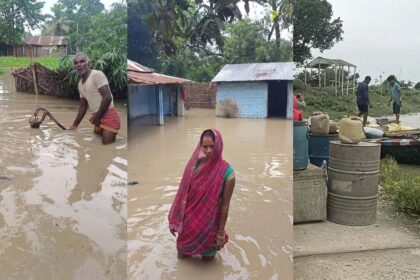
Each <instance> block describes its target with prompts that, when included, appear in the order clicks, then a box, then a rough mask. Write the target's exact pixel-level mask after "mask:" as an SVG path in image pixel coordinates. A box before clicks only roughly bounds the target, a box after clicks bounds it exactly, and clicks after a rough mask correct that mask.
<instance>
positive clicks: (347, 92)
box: [346, 66, 350, 96]
mask: <svg viewBox="0 0 420 280" xmlns="http://www.w3.org/2000/svg"><path fill="white" fill-rule="evenodd" d="M349 77H350V66H347V86H346V94H347V96H349Z"/></svg>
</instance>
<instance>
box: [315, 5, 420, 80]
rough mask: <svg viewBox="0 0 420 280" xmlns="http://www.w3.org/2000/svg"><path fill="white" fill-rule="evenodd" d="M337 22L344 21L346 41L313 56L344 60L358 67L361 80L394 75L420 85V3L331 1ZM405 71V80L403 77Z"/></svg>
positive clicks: (344, 37)
mask: <svg viewBox="0 0 420 280" xmlns="http://www.w3.org/2000/svg"><path fill="white" fill-rule="evenodd" d="M328 2H330V3H331V5H332V8H333V12H334V15H333V18H337V17H340V18H341V19H342V20H343V30H344V33H343V41H341V42H339V43H338V44H336V45H335V46H334V47H333V48H332V49H331V50H328V51H325V52H324V53H322V54H321V53H320V52H319V51H317V50H312V56H313V57H314V58H315V57H317V56H322V57H326V58H341V59H344V60H346V61H348V62H350V63H352V64H355V65H356V66H357V67H358V69H357V71H358V73H360V74H361V77H364V76H366V75H370V76H371V77H372V81H375V79H378V80H379V75H380V74H381V73H382V72H384V74H383V75H382V77H383V78H382V79H384V77H385V78H386V77H387V76H388V75H390V74H394V75H396V76H397V78H399V79H401V80H405V81H407V80H410V81H412V82H419V81H420V14H419V12H420V1H419V0H398V1H394V0H352V1H348V0H328ZM400 71H401V76H400Z"/></svg>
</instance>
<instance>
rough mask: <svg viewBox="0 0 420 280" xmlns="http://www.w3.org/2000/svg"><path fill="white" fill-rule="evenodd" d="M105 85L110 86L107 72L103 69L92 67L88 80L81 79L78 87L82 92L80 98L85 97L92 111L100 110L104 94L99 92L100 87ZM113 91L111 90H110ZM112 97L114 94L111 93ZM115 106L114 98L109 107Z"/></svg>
mask: <svg viewBox="0 0 420 280" xmlns="http://www.w3.org/2000/svg"><path fill="white" fill-rule="evenodd" d="M103 86H108V87H109V84H108V79H107V78H106V76H105V74H104V73H102V72H101V71H98V70H94V69H92V70H91V72H90V75H89V77H88V78H87V80H86V81H85V82H84V83H82V80H81V79H80V81H79V84H78V86H77V87H78V89H79V93H80V98H85V99H86V100H87V102H88V104H89V109H90V110H91V111H92V113H96V112H97V111H98V110H99V107H100V106H101V102H102V94H101V93H100V92H99V90H98V89H99V88H101V87H103ZM110 91H111V90H110ZM111 98H112V94H111ZM112 108H114V100H113V99H112V100H111V104H109V109H112Z"/></svg>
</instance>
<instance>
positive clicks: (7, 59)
mask: <svg viewBox="0 0 420 280" xmlns="http://www.w3.org/2000/svg"><path fill="white" fill-rule="evenodd" d="M60 59H61V57H35V58H33V61H34V62H35V61H36V62H38V63H40V64H42V65H43V66H45V67H47V68H49V69H51V70H55V69H57V68H58V66H59V62H60ZM27 66H29V58H28V57H13V56H0V69H1V68H22V67H27Z"/></svg>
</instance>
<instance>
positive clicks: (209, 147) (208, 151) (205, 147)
mask: <svg viewBox="0 0 420 280" xmlns="http://www.w3.org/2000/svg"><path fill="white" fill-rule="evenodd" d="M201 149H202V151H203V153H204V155H205V156H206V158H207V159H209V158H210V157H211V156H212V155H213V151H214V141H213V139H211V137H210V136H204V137H203V142H202V143H201Z"/></svg>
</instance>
